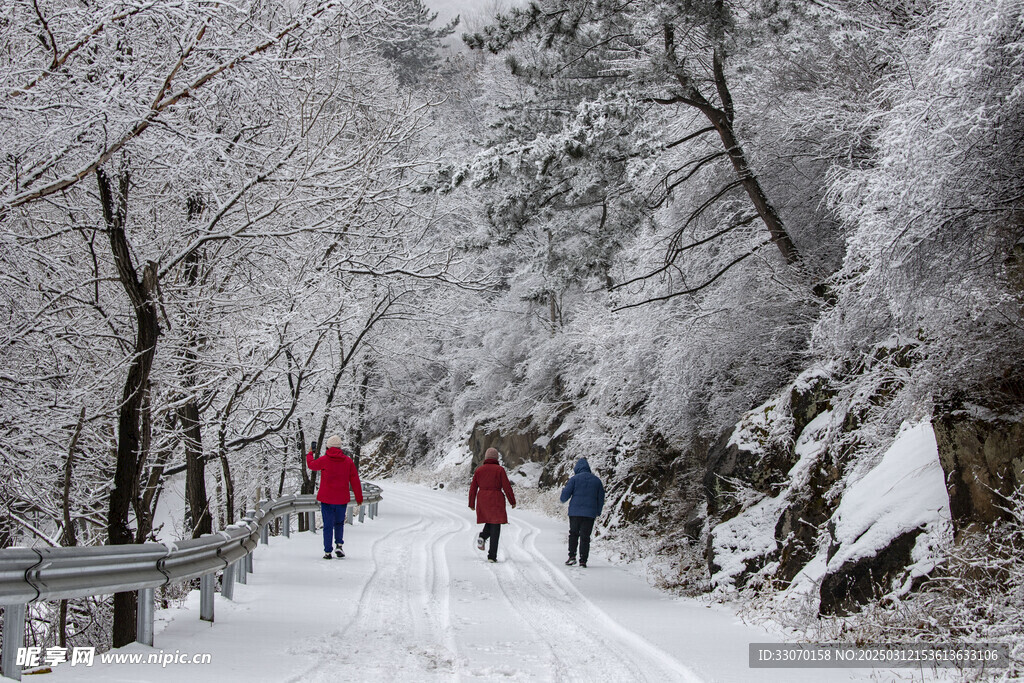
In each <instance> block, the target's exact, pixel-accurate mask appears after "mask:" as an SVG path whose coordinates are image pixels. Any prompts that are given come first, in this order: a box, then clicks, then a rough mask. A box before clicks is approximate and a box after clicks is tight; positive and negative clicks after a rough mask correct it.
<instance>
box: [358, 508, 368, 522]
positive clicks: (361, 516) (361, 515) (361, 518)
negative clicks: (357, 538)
mask: <svg viewBox="0 0 1024 683" xmlns="http://www.w3.org/2000/svg"><path fill="white" fill-rule="evenodd" d="M365 520H366V506H365V505H360V506H359V521H360V523H362V522H363V521H365Z"/></svg>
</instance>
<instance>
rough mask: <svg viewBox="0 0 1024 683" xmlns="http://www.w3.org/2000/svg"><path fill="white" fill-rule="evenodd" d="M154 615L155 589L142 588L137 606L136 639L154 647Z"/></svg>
mask: <svg viewBox="0 0 1024 683" xmlns="http://www.w3.org/2000/svg"><path fill="white" fill-rule="evenodd" d="M153 616H154V608H153V589H152V588H142V589H140V590H139V596H138V606H137V607H136V608H135V640H136V641H138V642H140V643H142V644H143V645H149V646H150V647H153Z"/></svg>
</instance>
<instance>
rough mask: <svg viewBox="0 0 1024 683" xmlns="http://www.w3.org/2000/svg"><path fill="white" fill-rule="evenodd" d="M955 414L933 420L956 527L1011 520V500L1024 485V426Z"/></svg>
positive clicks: (1014, 421) (975, 413) (1000, 419)
mask: <svg viewBox="0 0 1024 683" xmlns="http://www.w3.org/2000/svg"><path fill="white" fill-rule="evenodd" d="M979 412H981V411H977V410H976V411H972V412H968V411H966V410H951V411H949V412H945V413H944V414H940V415H937V416H936V417H935V419H934V420H933V421H932V426H933V427H934V429H935V441H936V443H937V444H938V447H939V462H940V463H941V464H942V469H943V471H944V472H945V473H946V490H947V491H948V492H949V508H950V512H951V513H952V515H953V526H954V529H955V530H957V531H958V532H959V531H960V530H962V529H964V528H965V527H967V526H969V525H970V524H972V523H976V522H980V523H985V524H989V523H992V522H994V521H996V520H998V519H1008V518H1009V513H1008V512H1007V511H1006V510H1005V509H1004V508H1005V507H1006V502H1005V501H1006V498H1007V497H1008V496H1009V495H1010V494H1011V493H1013V491H1014V490H1015V489H1016V488H1018V487H1020V486H1022V485H1024V422H1021V421H1020V419H1019V418H1017V419H1013V418H1006V417H991V418H988V419H983V418H982V417H979V416H978V413H979Z"/></svg>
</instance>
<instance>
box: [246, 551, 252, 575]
mask: <svg viewBox="0 0 1024 683" xmlns="http://www.w3.org/2000/svg"><path fill="white" fill-rule="evenodd" d="M245 572H246V573H247V574H252V553H249V554H248V555H246V556H245Z"/></svg>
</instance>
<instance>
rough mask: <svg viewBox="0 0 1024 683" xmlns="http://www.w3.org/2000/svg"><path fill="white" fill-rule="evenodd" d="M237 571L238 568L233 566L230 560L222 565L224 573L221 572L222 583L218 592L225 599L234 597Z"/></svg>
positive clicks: (233, 563)
mask: <svg viewBox="0 0 1024 683" xmlns="http://www.w3.org/2000/svg"><path fill="white" fill-rule="evenodd" d="M237 573H238V570H237V569H236V568H235V562H232V563H231V564H229V565H228V566H226V567H224V573H223V574H221V579H222V581H223V583H221V586H220V594H221V595H222V596H223V597H224V598H226V599H227V600H234V599H235V574H237Z"/></svg>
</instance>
